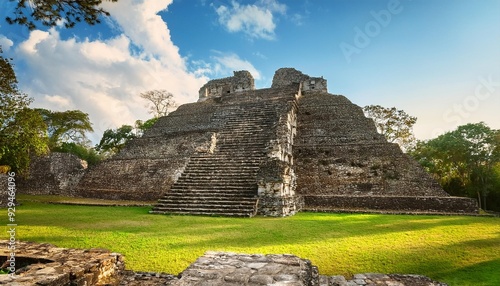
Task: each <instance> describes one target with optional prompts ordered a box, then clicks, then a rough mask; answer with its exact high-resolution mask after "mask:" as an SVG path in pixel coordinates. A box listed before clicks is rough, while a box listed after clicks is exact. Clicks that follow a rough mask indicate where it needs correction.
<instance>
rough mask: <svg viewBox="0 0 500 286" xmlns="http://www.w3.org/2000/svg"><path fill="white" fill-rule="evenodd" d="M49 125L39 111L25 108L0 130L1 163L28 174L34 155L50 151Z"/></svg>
mask: <svg viewBox="0 0 500 286" xmlns="http://www.w3.org/2000/svg"><path fill="white" fill-rule="evenodd" d="M46 129H47V126H46V125H45V122H43V119H42V117H41V115H40V113H38V112H37V111H35V110H33V109H29V108H24V109H22V110H20V111H18V112H16V113H15V115H14V116H13V119H12V120H10V121H9V123H8V124H7V125H6V126H5V128H3V130H2V131H1V132H0V146H1V149H2V151H1V156H0V165H8V166H10V167H11V168H12V170H13V171H15V172H19V173H20V174H22V175H23V174H26V173H27V172H28V170H29V165H30V162H31V157H32V156H40V155H43V154H46V153H47V152H48V146H47V143H48V138H47V135H46V132H45V130H46Z"/></svg>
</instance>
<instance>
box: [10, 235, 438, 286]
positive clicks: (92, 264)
mask: <svg viewBox="0 0 500 286" xmlns="http://www.w3.org/2000/svg"><path fill="white" fill-rule="evenodd" d="M10 257H11V256H10V250H9V249H8V241H5V240H3V241H0V262H1V263H2V267H1V268H2V269H4V270H6V269H8V267H9V264H10V262H9V261H8V260H11V258H10ZM124 268H125V264H124V262H123V256H122V255H121V254H118V253H111V252H109V251H106V250H102V249H91V250H81V249H68V248H58V247H55V246H53V245H50V244H39V243H32V242H19V241H18V242H16V253H15V269H16V273H15V275H10V274H4V275H0V285H13V286H24V285H26V286H27V285H46V286H66V285H120V286H153V285H168V286H191V285H192V286H216V285H217V286H219V285H220V286H241V285H249V286H260V285H274V286H280V285H288V286H357V285H367V286H375V285H382V286H384V285H385V286H446V284H444V283H440V282H437V281H433V280H431V279H429V278H427V277H425V276H421V275H401V274H388V275H386V274H377V273H365V274H356V275H354V277H353V278H352V279H350V280H348V279H346V278H345V277H343V276H324V275H319V274H318V268H317V267H316V266H314V265H312V263H311V261H309V260H307V259H301V258H299V257H297V256H294V255H289V254H282V255H277V254H269V255H261V254H236V253H227V252H214V251H208V252H206V253H205V255H203V256H201V257H200V258H198V259H197V260H196V261H195V262H194V263H193V264H191V265H190V266H189V267H188V268H187V269H186V270H184V271H183V272H182V273H180V274H179V275H172V274H165V273H153V272H133V271H128V270H124Z"/></svg>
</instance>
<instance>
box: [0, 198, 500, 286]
mask: <svg viewBox="0 0 500 286" xmlns="http://www.w3.org/2000/svg"><path fill="white" fill-rule="evenodd" d="M149 209H150V208H149V207H102V206H75V205H52V204H44V203H40V202H31V201H24V202H23V205H22V206H19V207H18V208H17V212H16V219H17V223H18V225H19V226H18V227H17V239H19V240H25V241H36V242H44V243H45V242H47V243H52V244H55V245H57V246H59V247H73V248H106V249H109V250H111V251H114V252H119V253H122V254H124V255H125V257H126V263H127V268H129V269H132V270H137V271H158V272H160V271H161V272H167V273H172V274H176V273H179V272H180V271H182V270H183V269H184V268H186V267H187V266H188V265H189V264H190V263H192V262H193V261H195V260H196V258H197V257H198V256H200V255H202V254H203V253H204V252H205V251H207V250H223V251H233V252H240V253H262V254H268V253H289V254H295V255H297V256H300V257H302V258H307V259H310V260H311V261H312V263H313V264H314V265H317V266H318V267H319V271H320V273H321V274H326V275H337V274H340V275H345V276H350V275H351V274H353V273H363V272H380V273H404V274H421V275H426V276H429V277H431V278H433V279H436V280H440V281H443V282H446V283H448V284H450V285H452V286H455V285H491V286H494V285H500V218H494V217H469V216H410V215H378V214H373V215H364V214H324V213H300V214H298V215H295V216H293V217H287V218H263V217H256V218H251V219H241V218H221V217H213V218H212V217H196V216H166V215H150V214H148V211H149ZM0 222H1V223H2V224H3V225H5V229H6V230H7V226H6V224H7V215H6V214H5V215H2V216H1V217H0ZM0 238H1V239H6V238H7V232H6V231H4V232H2V235H1V236H0Z"/></svg>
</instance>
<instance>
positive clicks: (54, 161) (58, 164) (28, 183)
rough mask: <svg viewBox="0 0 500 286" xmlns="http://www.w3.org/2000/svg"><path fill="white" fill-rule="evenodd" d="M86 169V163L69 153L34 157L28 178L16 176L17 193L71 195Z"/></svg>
mask: <svg viewBox="0 0 500 286" xmlns="http://www.w3.org/2000/svg"><path fill="white" fill-rule="evenodd" d="M86 169H87V162H85V161H83V160H81V159H80V158H78V157H77V156H75V155H73V154H69V153H58V152H52V153H50V154H49V155H47V156H43V157H35V158H32V160H31V164H30V169H29V175H28V177H26V178H23V177H21V176H18V178H17V179H18V180H17V187H18V191H19V193H23V194H30V195H66V196H68V195H72V193H73V190H74V188H75V187H76V186H77V185H78V183H79V181H80V179H81V178H82V177H83V175H84V174H85V171H86Z"/></svg>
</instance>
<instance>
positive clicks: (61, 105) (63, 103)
mask: <svg viewBox="0 0 500 286" xmlns="http://www.w3.org/2000/svg"><path fill="white" fill-rule="evenodd" d="M43 98H44V99H45V100H46V101H47V102H48V103H50V104H51V105H52V106H56V107H57V108H56V109H58V110H68V109H71V106H73V103H72V102H71V99H70V98H67V97H63V96H60V95H48V94H47V95H45V96H44V97H43Z"/></svg>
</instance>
